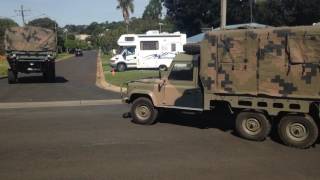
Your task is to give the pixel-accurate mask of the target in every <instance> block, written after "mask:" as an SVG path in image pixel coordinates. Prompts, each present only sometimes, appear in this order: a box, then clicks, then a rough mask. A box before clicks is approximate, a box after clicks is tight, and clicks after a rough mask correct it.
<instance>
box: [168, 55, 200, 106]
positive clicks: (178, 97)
mask: <svg viewBox="0 0 320 180" xmlns="http://www.w3.org/2000/svg"><path fill="white" fill-rule="evenodd" d="M194 66H195V64H193V62H188V61H186V62H175V63H174V64H173V66H172V68H171V71H170V74H169V75H168V78H167V81H166V83H165V85H164V88H163V97H164V98H163V102H162V105H163V106H169V107H173V108H184V109H185V108H192V109H202V108H203V95H202V91H201V89H200V87H199V86H198V82H197V79H198V78H197V77H198V69H197V68H195V67H194Z"/></svg>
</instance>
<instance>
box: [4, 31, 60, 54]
mask: <svg viewBox="0 0 320 180" xmlns="http://www.w3.org/2000/svg"><path fill="white" fill-rule="evenodd" d="M56 48H57V42H56V33H55V32H53V31H52V30H49V29H45V28H40V27H32V26H28V27H12V28H9V29H7V31H6V33H5V49H6V50H7V51H12V50H15V51H55V50H56Z"/></svg>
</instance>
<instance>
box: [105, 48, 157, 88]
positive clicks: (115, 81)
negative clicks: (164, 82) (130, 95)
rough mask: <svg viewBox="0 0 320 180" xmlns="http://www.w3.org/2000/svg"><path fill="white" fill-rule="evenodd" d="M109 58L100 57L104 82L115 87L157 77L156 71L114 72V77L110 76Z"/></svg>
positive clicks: (107, 56)
mask: <svg viewBox="0 0 320 180" xmlns="http://www.w3.org/2000/svg"><path fill="white" fill-rule="evenodd" d="M110 58H111V56H110V55H105V54H102V55H101V61H102V66H103V70H104V74H105V78H106V81H107V82H108V83H110V84H112V85H115V86H122V85H123V83H125V82H128V81H132V80H137V79H143V78H148V77H158V71H157V70H127V71H125V72H116V73H115V75H114V76H113V75H112V69H111V67H110V65H109V61H110Z"/></svg>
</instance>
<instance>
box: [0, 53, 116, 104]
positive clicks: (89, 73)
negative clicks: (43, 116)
mask: <svg viewBox="0 0 320 180" xmlns="http://www.w3.org/2000/svg"><path fill="white" fill-rule="evenodd" d="M96 59H97V51H88V52H85V54H84V56H83V57H74V58H72V59H69V60H64V61H61V62H57V63H56V71H57V72H56V75H57V78H56V83H46V82H45V81H44V79H43V78H42V76H41V74H39V75H37V74H35V75H34V74H32V75H23V76H22V77H21V78H20V79H19V83H18V84H10V85H8V83H7V79H1V80H0V92H1V93H0V102H32V101H65V100H96V99H114V98H119V94H117V93H112V92H106V91H105V90H102V89H99V88H98V87H96V86H95V82H96V68H97V64H96V62H97V61H96Z"/></svg>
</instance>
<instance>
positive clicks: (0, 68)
mask: <svg viewBox="0 0 320 180" xmlns="http://www.w3.org/2000/svg"><path fill="white" fill-rule="evenodd" d="M8 67H9V65H8V63H7V61H6V58H5V56H0V77H2V76H6V75H7V69H8Z"/></svg>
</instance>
